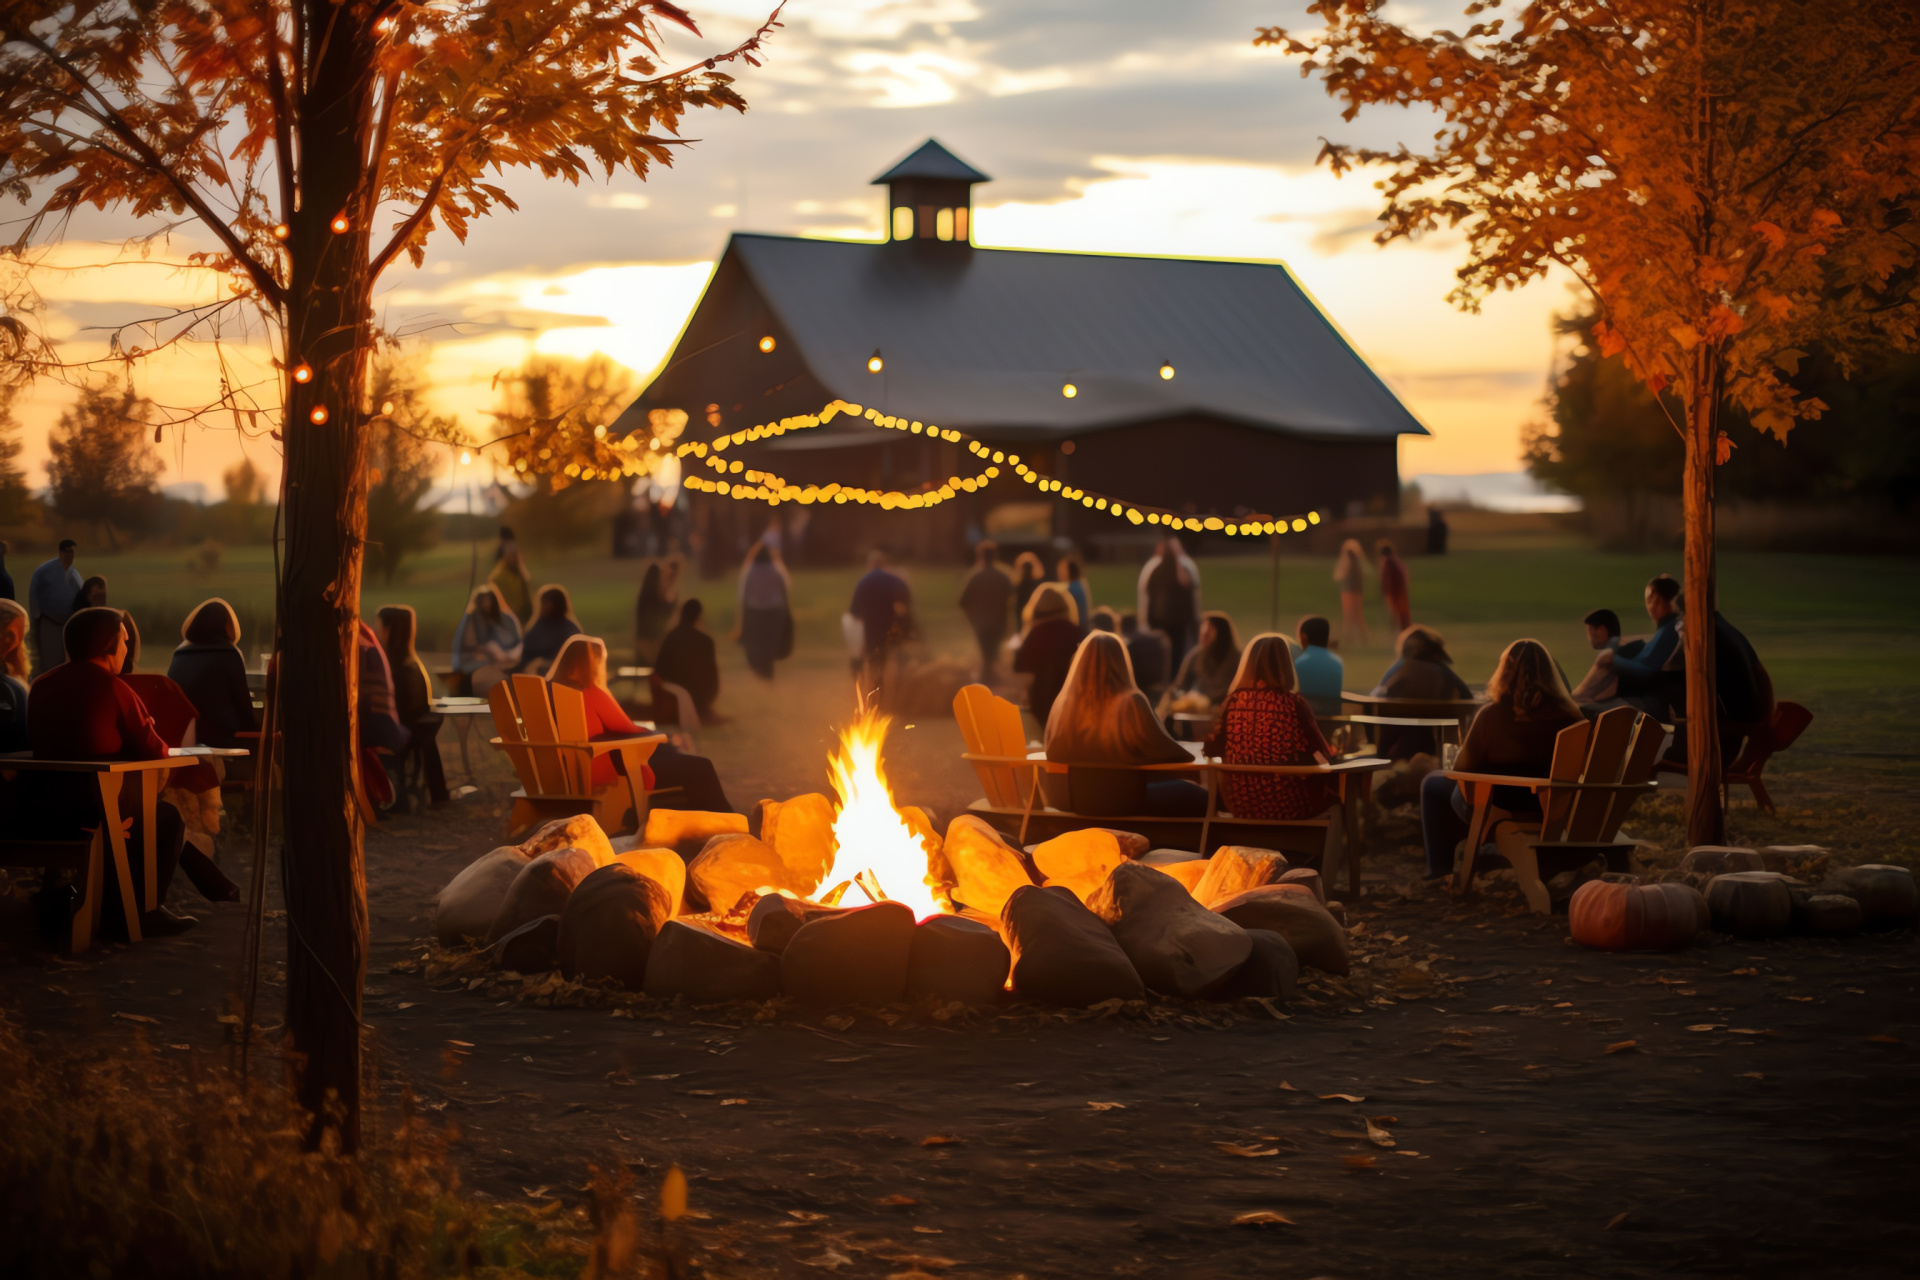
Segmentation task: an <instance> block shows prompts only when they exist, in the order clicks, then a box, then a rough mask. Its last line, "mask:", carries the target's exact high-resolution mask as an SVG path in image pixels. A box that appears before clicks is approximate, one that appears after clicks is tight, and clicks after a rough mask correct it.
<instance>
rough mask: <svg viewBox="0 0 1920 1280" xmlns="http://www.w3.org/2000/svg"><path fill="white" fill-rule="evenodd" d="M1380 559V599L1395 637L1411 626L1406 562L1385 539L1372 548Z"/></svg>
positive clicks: (1411, 618)
mask: <svg viewBox="0 0 1920 1280" xmlns="http://www.w3.org/2000/svg"><path fill="white" fill-rule="evenodd" d="M1374 550H1375V552H1376V553H1378V555H1379V557H1380V566H1379V568H1380V597H1381V599H1383V600H1385V601H1386V604H1387V618H1388V620H1389V622H1391V624H1392V626H1393V632H1394V634H1395V635H1398V634H1400V633H1401V632H1402V631H1405V630H1406V629H1407V628H1408V627H1410V626H1412V625H1413V599H1412V596H1411V594H1410V591H1409V587H1410V585H1411V584H1410V581H1409V579H1408V577H1407V562H1406V561H1404V560H1402V559H1401V558H1400V553H1399V552H1397V551H1395V550H1394V549H1393V544H1392V543H1391V542H1388V541H1387V540H1386V539H1385V538H1382V539H1380V542H1379V545H1378V546H1376V547H1375V548H1374Z"/></svg>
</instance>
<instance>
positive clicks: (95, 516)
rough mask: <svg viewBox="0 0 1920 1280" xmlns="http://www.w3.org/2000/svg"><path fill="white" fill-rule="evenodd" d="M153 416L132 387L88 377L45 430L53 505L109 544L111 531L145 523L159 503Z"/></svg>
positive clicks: (113, 539) (136, 527) (114, 541)
mask: <svg viewBox="0 0 1920 1280" xmlns="http://www.w3.org/2000/svg"><path fill="white" fill-rule="evenodd" d="M152 416H153V405H152V403H151V402H150V401H148V400H147V399H146V398H145V397H144V396H141V395H137V394H135V392H134V390H133V388H131V387H127V386H121V387H113V386H109V385H106V384H101V383H92V384H89V385H86V386H83V387H81V388H80V396H79V399H78V400H76V401H75V402H74V403H73V404H72V405H71V406H69V407H68V408H67V409H66V410H64V411H63V412H62V413H61V414H60V420H59V421H58V422H57V423H55V424H54V427H53V430H52V431H51V432H50V433H49V434H48V436H47V454H48V457H47V487H48V489H49V490H51V497H52V505H53V509H54V511H56V512H58V513H59V514H60V516H61V517H63V518H64V519H67V520H80V521H85V522H86V523H88V524H90V525H92V526H93V527H94V528H95V529H98V530H101V531H102V532H104V533H105V534H106V536H107V544H108V545H109V546H111V547H113V548H114V549H115V550H118V549H119V546H120V542H119V539H118V538H116V537H114V529H115V528H116V527H118V528H120V529H122V530H125V531H136V530H142V529H145V528H147V527H148V526H149V525H151V523H152V521H153V516H154V513H155V511H156V509H157V508H158V506H159V503H160V493H159V490H158V489H157V488H155V485H154V482H155V481H156V480H158V479H159V478H160V471H161V464H160V457H159V455H158V454H157V453H155V452H154V448H153V444H152V439H151V436H152V432H153V426H152V424H151V418H152Z"/></svg>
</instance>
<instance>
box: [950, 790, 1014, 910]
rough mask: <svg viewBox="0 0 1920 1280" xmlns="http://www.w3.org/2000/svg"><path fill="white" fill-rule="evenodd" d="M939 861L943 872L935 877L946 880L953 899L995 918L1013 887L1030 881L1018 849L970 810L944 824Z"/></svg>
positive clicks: (1010, 894) (1005, 903) (1003, 907)
mask: <svg viewBox="0 0 1920 1280" xmlns="http://www.w3.org/2000/svg"><path fill="white" fill-rule="evenodd" d="M940 861H941V862H944V863H945V871H944V874H941V875H938V876H936V878H937V879H940V880H943V881H945V882H946V883H947V885H948V886H949V890H948V891H949V893H950V894H951V895H952V897H953V900H954V901H955V902H963V903H965V904H966V905H967V906H969V907H972V908H973V909H974V910H976V911H979V912H982V913H984V914H986V915H990V916H994V917H996V918H998V916H999V915H1000V913H1001V912H1002V911H1003V910H1005V909H1006V905H1007V899H1008V898H1009V897H1011V896H1012V895H1013V891H1014V890H1016V889H1020V888H1023V887H1025V886H1027V885H1031V884H1032V883H1033V877H1032V876H1030V875H1028V874H1027V866H1026V862H1025V861H1024V860H1023V859H1022V858H1021V857H1020V854H1019V852H1018V851H1017V850H1015V849H1014V848H1013V847H1012V846H1011V845H1009V844H1007V842H1006V841H1004V840H1002V839H1001V838H1000V833H999V832H997V831H995V830H994V829H993V828H992V827H990V826H988V825H987V824H986V823H985V822H984V821H982V820H981V819H980V818H978V817H975V816H974V815H973V814H971V813H963V814H961V815H960V816H959V817H957V818H955V819H954V820H953V821H952V822H949V823H948V824H947V838H946V841H945V843H944V844H943V845H942V846H941V850H940ZM935 865H936V866H938V864H935Z"/></svg>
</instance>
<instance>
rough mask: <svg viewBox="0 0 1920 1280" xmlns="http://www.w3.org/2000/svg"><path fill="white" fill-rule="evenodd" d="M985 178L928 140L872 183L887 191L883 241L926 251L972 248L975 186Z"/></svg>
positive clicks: (985, 179)
mask: <svg viewBox="0 0 1920 1280" xmlns="http://www.w3.org/2000/svg"><path fill="white" fill-rule="evenodd" d="M986 181H988V178H987V175H986V174H984V173H982V172H980V171H979V170H978V169H976V168H974V167H973V166H972V165H970V164H968V163H967V162H966V161H964V160H962V159H961V158H960V157H959V156H956V155H954V154H953V152H951V151H949V150H947V149H946V148H945V147H943V146H941V145H940V144H939V143H938V142H936V141H934V140H933V139H932V138H928V139H927V140H926V141H925V142H923V143H921V144H920V146H919V148H918V149H917V150H915V151H914V152H913V153H912V154H911V155H909V156H908V157H907V158H906V159H904V160H902V161H901V162H900V163H899V164H896V165H894V166H893V168H891V169H889V170H887V171H886V172H885V173H883V174H881V175H880V176H879V177H877V178H875V179H874V180H873V184H874V185H875V186H885V187H886V189H887V239H888V240H889V241H891V242H893V243H895V244H911V245H917V246H922V247H924V248H928V249H931V248H934V247H935V246H940V247H943V248H945V247H950V248H954V249H958V250H960V251H963V252H964V251H965V250H967V249H969V248H971V247H972V234H973V184H974V183H976V182H986Z"/></svg>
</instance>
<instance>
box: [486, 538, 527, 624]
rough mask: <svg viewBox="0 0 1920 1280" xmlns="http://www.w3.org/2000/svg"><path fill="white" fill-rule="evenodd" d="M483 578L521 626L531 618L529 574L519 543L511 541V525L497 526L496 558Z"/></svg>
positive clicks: (512, 539)
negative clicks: (506, 526)
mask: <svg viewBox="0 0 1920 1280" xmlns="http://www.w3.org/2000/svg"><path fill="white" fill-rule="evenodd" d="M487 581H488V582H490V583H492V584H493V589H494V590H495V591H498V592H499V593H500V603H501V604H503V605H505V606H506V607H507V608H508V609H509V610H510V611H511V612H512V613H513V616H514V617H515V618H516V619H518V620H519V622H520V623H521V624H522V625H523V626H524V625H525V624H526V623H528V622H530V621H532V619H533V575H532V574H530V573H528V572H527V562H526V559H525V558H524V557H522V556H521V554H520V544H519V543H518V542H516V541H514V537H513V530H511V529H502V530H500V558H499V559H498V560H497V561H495V562H494V566H493V572H492V573H489V574H488V575H487Z"/></svg>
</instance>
